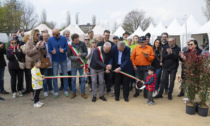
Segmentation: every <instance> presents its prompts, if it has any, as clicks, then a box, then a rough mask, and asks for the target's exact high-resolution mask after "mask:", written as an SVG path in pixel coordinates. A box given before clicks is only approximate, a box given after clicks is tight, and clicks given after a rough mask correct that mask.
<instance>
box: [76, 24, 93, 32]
mask: <svg viewBox="0 0 210 126" xmlns="http://www.w3.org/2000/svg"><path fill="white" fill-rule="evenodd" d="M79 27H80V28H81V30H82V31H83V32H84V33H87V32H88V31H91V30H92V29H93V28H94V27H95V25H91V24H90V23H87V24H86V25H79Z"/></svg>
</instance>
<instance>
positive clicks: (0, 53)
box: [0, 42, 6, 68]
mask: <svg viewBox="0 0 210 126" xmlns="http://www.w3.org/2000/svg"><path fill="white" fill-rule="evenodd" d="M1 44H3V43H1V42H0V45H1ZM5 54H6V48H5V45H4V48H3V49H0V68H3V67H5V66H6V62H5V59H4V55H5Z"/></svg>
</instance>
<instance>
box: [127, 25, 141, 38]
mask: <svg viewBox="0 0 210 126" xmlns="http://www.w3.org/2000/svg"><path fill="white" fill-rule="evenodd" d="M135 35H138V36H143V35H144V32H143V31H142V29H141V27H140V26H139V27H138V28H137V29H136V31H135V32H134V33H133V34H131V35H130V36H132V37H133V36H135Z"/></svg>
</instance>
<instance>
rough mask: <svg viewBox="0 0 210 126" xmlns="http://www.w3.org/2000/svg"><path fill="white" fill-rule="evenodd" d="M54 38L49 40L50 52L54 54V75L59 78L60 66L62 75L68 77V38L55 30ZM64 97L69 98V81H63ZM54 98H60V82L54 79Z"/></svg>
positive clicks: (65, 79)
mask: <svg viewBox="0 0 210 126" xmlns="http://www.w3.org/2000/svg"><path fill="white" fill-rule="evenodd" d="M52 34H53V36H52V37H50V38H49V40H48V51H49V53H51V54H52V66H53V75H54V76H58V69H59V65H60V66H61V70H62V75H67V69H66V68H67V60H66V59H67V55H66V52H67V47H68V43H67V40H66V37H64V36H61V35H60V32H59V30H58V29H53V31H52ZM63 83H64V95H65V96H66V97H68V96H69V93H68V79H67V78H64V79H63ZM53 86H54V92H55V93H54V98H57V97H58V81H57V79H53Z"/></svg>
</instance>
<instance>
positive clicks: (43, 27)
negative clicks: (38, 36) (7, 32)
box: [25, 24, 52, 35]
mask: <svg viewBox="0 0 210 126" xmlns="http://www.w3.org/2000/svg"><path fill="white" fill-rule="evenodd" d="M34 29H39V31H40V32H41V31H42V30H45V29H47V30H48V33H49V34H50V35H51V34H52V29H50V28H49V27H48V26H47V25H45V24H40V25H38V26H37V27H35V28H34ZM31 31H32V30H30V31H28V32H25V34H29V35H30V34H31Z"/></svg>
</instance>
